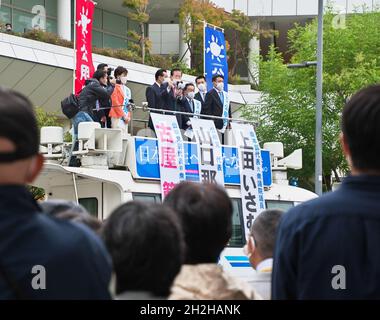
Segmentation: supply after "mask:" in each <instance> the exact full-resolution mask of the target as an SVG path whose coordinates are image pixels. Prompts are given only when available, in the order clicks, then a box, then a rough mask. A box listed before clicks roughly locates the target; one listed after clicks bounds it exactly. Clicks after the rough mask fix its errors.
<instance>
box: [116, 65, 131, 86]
mask: <svg viewBox="0 0 380 320" xmlns="http://www.w3.org/2000/svg"><path fill="white" fill-rule="evenodd" d="M114 75H115V79H116V80H117V81H120V83H122V84H124V85H125V84H127V76H128V70H127V69H126V68H124V67H122V66H119V67H117V68H116V69H115V71H114Z"/></svg>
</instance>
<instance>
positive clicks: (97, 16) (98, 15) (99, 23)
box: [93, 8, 103, 29]
mask: <svg viewBox="0 0 380 320" xmlns="http://www.w3.org/2000/svg"><path fill="white" fill-rule="evenodd" d="M93 26H94V28H96V29H103V11H102V10H100V9H98V8H95V12H94V23H93Z"/></svg>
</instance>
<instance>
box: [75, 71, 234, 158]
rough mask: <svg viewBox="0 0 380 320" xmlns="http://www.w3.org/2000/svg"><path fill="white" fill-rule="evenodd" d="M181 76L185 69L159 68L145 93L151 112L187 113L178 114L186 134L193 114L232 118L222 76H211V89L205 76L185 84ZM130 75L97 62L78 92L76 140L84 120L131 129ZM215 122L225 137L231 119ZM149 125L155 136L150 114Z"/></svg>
mask: <svg viewBox="0 0 380 320" xmlns="http://www.w3.org/2000/svg"><path fill="white" fill-rule="evenodd" d="M112 72H113V75H112ZM182 75H183V74H182V71H181V70H180V69H176V68H175V69H172V70H171V71H170V75H169V72H168V71H167V70H164V69H159V70H157V72H156V74H155V83H154V84H153V85H151V86H149V87H147V89H146V94H145V96H146V101H147V103H148V107H149V108H151V109H154V110H152V111H151V112H166V113H167V114H170V113H171V112H182V113H187V114H181V113H175V115H176V118H177V121H178V124H179V127H180V129H182V130H183V132H184V133H185V132H186V131H187V130H189V129H191V122H190V118H191V117H192V115H193V116H194V117H200V115H203V116H217V117H221V118H222V117H224V118H226V117H227V116H228V117H229V118H231V106H230V103H229V99H228V93H227V92H225V91H224V87H225V86H224V77H223V76H222V75H215V76H214V77H213V78H212V83H213V88H209V89H210V90H209V91H208V88H207V82H206V78H205V77H204V76H203V75H202V76H199V77H197V78H196V79H195V83H191V82H189V83H185V82H184V81H183V80H182ZM127 76H128V70H127V69H126V68H124V67H122V66H119V67H117V68H116V69H115V70H113V69H112V68H110V67H109V66H108V65H106V64H99V65H98V67H97V70H96V71H95V73H94V74H93V76H92V78H91V79H89V80H86V82H85V86H84V88H83V89H82V91H81V92H80V93H79V94H78V104H79V112H78V113H77V114H76V115H75V116H74V117H73V118H72V124H73V134H74V141H75V140H76V137H77V135H78V126H79V123H81V122H99V123H100V125H101V127H105V128H113V129H121V130H123V132H126V133H127V132H128V123H129V121H130V120H131V112H130V108H129V106H130V103H133V99H132V93H131V90H130V89H129V88H128V87H127V85H126V84H127ZM160 110H162V111H160ZM214 122H215V126H216V128H217V129H218V130H219V131H220V132H221V136H222V134H223V133H224V131H225V130H226V129H227V128H228V127H229V123H228V121H227V120H223V119H215V120H214ZM148 128H150V129H151V130H152V131H151V134H152V135H154V126H153V122H152V120H151V117H149V122H148ZM184 137H185V135H184ZM222 139H223V136H222ZM71 165H74V164H73V163H72V164H71Z"/></svg>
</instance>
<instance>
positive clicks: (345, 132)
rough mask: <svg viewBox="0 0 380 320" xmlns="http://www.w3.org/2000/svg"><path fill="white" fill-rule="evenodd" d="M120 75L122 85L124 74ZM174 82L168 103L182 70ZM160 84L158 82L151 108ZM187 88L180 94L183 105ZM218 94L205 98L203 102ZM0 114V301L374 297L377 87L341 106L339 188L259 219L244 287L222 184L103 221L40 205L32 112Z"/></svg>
mask: <svg viewBox="0 0 380 320" xmlns="http://www.w3.org/2000/svg"><path fill="white" fill-rule="evenodd" d="M106 75H107V73H106V71H104V70H103V71H102V70H99V72H98V71H97V74H96V77H95V79H99V80H100V81H101V82H102V83H103V84H104V85H106V81H107V77H106ZM118 75H120V81H121V83H125V79H122V78H123V77H125V76H126V72H125V70H123V69H120V70H119V73H118ZM171 76H172V79H171V80H170V81H171V82H167V83H168V84H167V88H171V89H166V90H167V95H166V93H165V95H163V96H166V97H167V98H166V99H171V97H172V96H171V95H172V93H173V94H174V96H175V94H176V90H172V84H173V85H174V82H175V81H177V80H178V79H179V77H180V73H179V72H178V71H174V72H172V74H171ZM165 78H166V75H165V71H164V70H161V71H160V72H158V73H157V75H156V79H157V80H158V82H157V83H156V84H155V85H154V86H156V87H157V88H152V92H151V93H152V96H153V97H154V98H152V99H155V98H156V97H158V96H159V95H158V93H159V92H161V91H159V90H156V89H159V88H160V86H161V85H162V84H163V83H164V79H165ZM203 80H204V79H203V78H199V79H198V81H199V83H197V85H198V88H199V86H201V85H202V84H204V82H203ZM216 80H217V81H216V86H217V87H220V88H221V85H218V84H217V83H221V82H219V80H218V79H216ZM171 83H172V84H171ZM89 85H90V86H93V88H91V90H96V87H97V86H98V85H99V83H96V84H89ZM154 86H153V87H154ZM203 88H204V87H203ZM193 89H194V88H193V87H192V86H187V88H186V87H184V89H183V90H184V92H186V93H187V98H189V99H190V100H191V97H192V96H193V95H192V94H190V93H191V92H194V91H193ZM84 90H86V89H84ZM87 90H90V89H87ZM149 90H150V89H149ZM204 92H205V90H203V91H201V92H200V95H201V99H202V93H204ZM189 95H190V97H189ZM159 97H162V96H161V95H160V96H159ZM168 97H169V98H168ZM215 97H217V96H216V95H215V94H214V96H213V95H211V94H207V95H206V99H205V100H206V105H207V100H210V99H214V98H215ZM160 99H161V98H160ZM0 113H1V114H2V117H0V299H112V298H114V299H120V300H133V299H173V300H176V299H181V300H182V299H190V300H191V299H194V300H195V299H211V300H213V299H217V300H222V299H229V300H233V299H235V300H243V299H245V300H248V299H250V300H258V299H355V298H359V299H365V298H367V299H378V298H380V284H379V282H378V278H379V277H378V273H379V268H378V263H379V262H380V261H379V260H380V255H379V254H378V251H377V249H378V248H377V245H378V244H379V243H380V216H379V211H380V210H379V209H380V201H379V196H380V160H379V154H380V130H379V123H380V86H371V87H369V88H365V89H363V90H361V91H360V92H359V93H357V94H356V95H354V96H353V97H352V98H351V99H350V100H349V101H348V103H347V104H346V106H345V107H344V109H343V114H342V133H341V144H342V147H343V151H344V154H345V156H346V158H347V161H348V164H349V166H350V169H351V175H350V176H349V177H348V178H346V179H345V180H344V182H343V185H342V187H341V188H340V189H339V190H338V191H335V192H332V193H329V194H327V195H324V196H322V197H320V198H318V199H315V200H312V201H310V202H306V203H303V204H300V205H298V206H296V207H294V208H292V209H290V210H289V211H288V212H287V213H283V212H281V211H278V210H266V211H264V212H262V213H261V214H260V215H259V216H258V217H257V218H256V219H255V220H254V222H253V225H252V228H251V230H250V233H249V234H248V235H247V244H246V247H245V252H246V254H247V256H248V258H249V261H250V263H251V264H252V267H253V268H254V269H255V270H256V273H255V276H254V277H252V279H250V280H249V281H248V282H243V281H242V280H239V279H237V278H234V277H233V276H231V275H230V274H228V273H227V272H226V271H225V270H224V269H223V268H222V267H221V266H220V265H219V264H218V259H219V257H220V254H221V252H222V250H223V249H224V248H225V247H226V246H227V245H228V242H229V240H230V238H231V234H232V213H233V212H232V211H233V207H232V203H231V200H230V199H229V197H228V195H227V193H226V191H225V190H224V189H223V188H222V187H220V186H218V185H215V184H195V183H190V182H182V183H181V184H179V185H178V186H176V187H175V188H174V189H173V190H172V191H171V193H170V194H169V195H168V196H167V197H166V198H165V201H164V203H163V204H154V205H152V204H146V203H139V202H135V201H133V202H129V203H125V204H123V205H121V206H120V207H119V208H117V209H116V210H115V211H114V212H112V213H111V215H110V216H109V218H108V219H107V220H106V221H104V222H100V221H97V220H96V219H95V218H93V217H91V216H90V215H89V214H88V213H87V212H86V211H85V209H84V208H82V207H80V206H78V205H77V204H75V203H69V202H64V201H48V202H45V203H42V204H38V203H37V202H36V201H35V200H34V199H33V198H32V196H31V194H30V192H29V191H28V189H27V185H29V184H32V183H33V181H34V180H35V179H36V177H37V176H38V174H39V172H40V171H41V168H42V167H43V157H42V155H40V154H39V134H38V127H37V121H36V116H35V114H34V110H33V107H32V105H31V103H30V101H29V100H28V99H27V98H25V97H24V96H23V95H21V94H19V93H17V92H14V91H12V90H7V89H0ZM102 117H103V115H102ZM111 117H114V118H118V117H119V114H114V115H113V114H111ZM103 120H104V119H103ZM378 241H379V242H378ZM112 274H114V281H111V276H112Z"/></svg>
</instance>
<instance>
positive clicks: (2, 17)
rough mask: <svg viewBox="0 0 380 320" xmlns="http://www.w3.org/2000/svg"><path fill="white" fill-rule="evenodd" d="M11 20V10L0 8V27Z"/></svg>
mask: <svg viewBox="0 0 380 320" xmlns="http://www.w3.org/2000/svg"><path fill="white" fill-rule="evenodd" d="M11 21H12V19H11V9H10V8H7V7H4V6H1V7H0V25H5V24H6V23H8V22H9V23H10V22H11Z"/></svg>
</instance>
